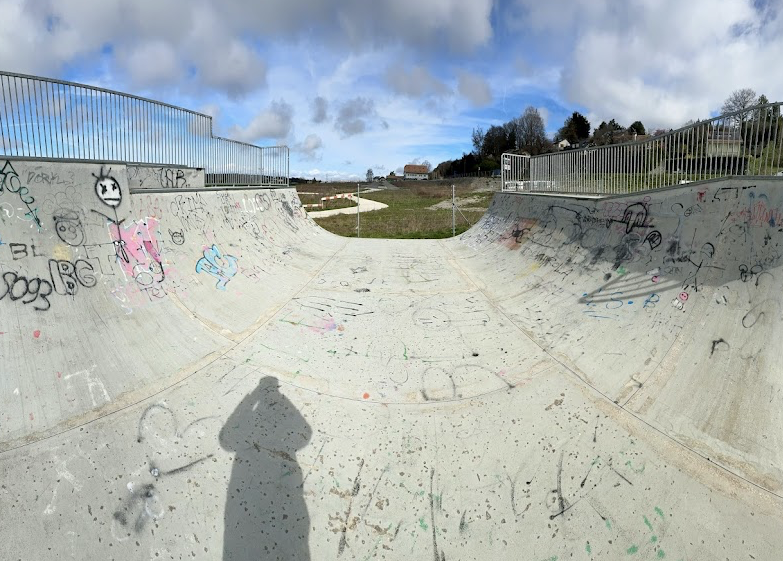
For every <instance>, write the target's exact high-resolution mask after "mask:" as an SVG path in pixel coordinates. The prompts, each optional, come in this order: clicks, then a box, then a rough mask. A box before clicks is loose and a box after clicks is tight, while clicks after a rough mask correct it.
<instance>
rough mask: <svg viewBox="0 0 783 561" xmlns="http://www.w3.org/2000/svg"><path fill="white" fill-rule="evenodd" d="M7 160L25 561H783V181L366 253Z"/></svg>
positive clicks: (288, 195) (676, 194)
mask: <svg viewBox="0 0 783 561" xmlns="http://www.w3.org/2000/svg"><path fill="white" fill-rule="evenodd" d="M3 163H4V167H3V168H2V170H0V178H1V179H2V187H3V189H2V191H1V192H0V355H1V357H0V360H1V362H0V364H2V366H1V367H0V371H1V372H2V375H0V435H2V438H0V481H1V482H2V483H1V484H0V519H1V520H2V524H0V538H2V544H3V546H2V551H3V553H2V556H1V557H2V558H3V559H31V560H41V559H186V558H187V559H227V560H229V559H230V560H239V559H242V560H244V559H297V560H298V559H427V560H430V559H431V560H436V561H438V560H441V561H442V560H446V559H482V560H483V559H525V560H528V559H530V560H555V559H559V560H564V559H585V560H589V559H594V560H599V559H601V560H603V559H626V558H627V559H645V560H648V559H674V560H679V559H683V560H684V559H696V560H714V559H731V560H734V559H758V560H762V559H767V560H773V559H778V558H779V557H780V553H779V552H780V551H783V535H782V534H781V532H780V529H781V528H783V519H782V515H781V512H782V510H781V506H783V498H781V497H783V488H782V486H783V470H782V467H781V466H783V457H782V456H783V452H782V450H783V395H781V386H782V385H783V384H782V379H783V377H782V376H781V367H780V366H779V365H780V363H781V358H782V357H781V353H782V352H783V350H781V349H782V348H783V347H782V346H781V345H780V343H779V341H780V335H781V334H780V329H781V327H780V326H781V313H783V310H781V299H780V293H781V281H782V280H783V279H782V278H781V273H780V260H781V247H780V244H781V240H783V214H781V212H783V211H781V207H783V194H781V188H783V180H781V179H775V178H729V179H725V180H722V181H716V182H704V183H692V184H688V185H685V186H682V187H678V188H673V189H667V190H660V191H656V192H646V193H640V194H638V195H627V196H617V197H610V198H602V199H590V198H574V197H560V196H545V195H538V196H535V195H524V194H516V193H508V194H497V195H496V196H495V198H494V200H493V202H492V205H491V207H490V209H489V211H488V212H487V214H486V215H485V216H484V218H483V219H482V220H481V221H480V222H479V223H478V224H477V225H476V226H474V227H473V228H472V229H471V230H469V231H468V232H466V233H465V234H463V235H461V236H459V237H457V238H455V239H451V240H445V241H442V240H365V239H358V240H357V239H347V238H340V237H337V236H334V235H332V234H330V233H328V232H326V231H324V230H322V229H320V228H319V227H318V226H317V225H315V223H314V222H312V221H311V220H310V219H308V217H307V215H306V213H305V212H304V211H303V210H302V208H301V205H300V203H299V199H298V197H297V196H296V193H295V191H294V190H293V189H244V190H240V189H224V190H210V189H204V188H199V189H191V188H187V187H185V188H167V189H162V188H156V186H155V185H150V184H149V183H148V182H147V183H145V184H144V186H143V188H140V187H135V188H134V190H133V191H131V190H130V189H129V181H134V179H130V180H129V177H131V178H136V177H138V176H139V172H138V170H129V169H127V168H126V167H125V166H122V165H115V164H112V165H108V164H107V165H104V166H101V165H100V164H64V163H57V164H53V163H44V162H30V161H21V160H10V161H5V162H3ZM129 172H130V173H129ZM148 176H149V178H151V179H149V181H153V182H154V181H155V179H154V177H155V174H147V175H145V178H146V177H148ZM159 176H160V174H159ZM162 176H165V177H180V176H179V175H177V174H168V173H164V174H163V175H162ZM181 177H191V176H190V175H187V174H184V173H183V174H182V175H181ZM145 181H147V180H146V179H145ZM160 187H170V185H161V186H160Z"/></svg>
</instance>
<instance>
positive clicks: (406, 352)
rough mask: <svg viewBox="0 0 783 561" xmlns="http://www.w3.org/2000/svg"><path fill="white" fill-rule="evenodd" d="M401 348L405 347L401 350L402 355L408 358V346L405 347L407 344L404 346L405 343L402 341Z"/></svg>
mask: <svg viewBox="0 0 783 561" xmlns="http://www.w3.org/2000/svg"><path fill="white" fill-rule="evenodd" d="M402 348H403V349H405V350H404V351H403V352H402V356H404V357H405V360H408V347H407V346H405V343H403V344H402Z"/></svg>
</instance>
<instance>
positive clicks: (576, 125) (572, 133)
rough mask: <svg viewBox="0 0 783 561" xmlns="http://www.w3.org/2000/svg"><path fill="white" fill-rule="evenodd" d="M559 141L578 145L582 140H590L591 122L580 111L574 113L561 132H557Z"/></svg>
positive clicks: (561, 128)
mask: <svg viewBox="0 0 783 561" xmlns="http://www.w3.org/2000/svg"><path fill="white" fill-rule="evenodd" d="M556 138H557V139H558V140H563V139H565V140H567V141H568V142H570V143H571V144H577V143H578V142H580V141H582V140H586V139H587V138H590V121H588V120H587V119H586V118H585V116H584V115H582V114H581V113H579V111H574V112H573V113H572V114H571V116H570V117H568V118H567V119H566V120H565V122H564V123H563V126H562V127H560V130H559V131H557V137H556Z"/></svg>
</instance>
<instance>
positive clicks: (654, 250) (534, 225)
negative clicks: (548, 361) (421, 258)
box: [451, 178, 783, 491]
mask: <svg viewBox="0 0 783 561" xmlns="http://www.w3.org/2000/svg"><path fill="white" fill-rule="evenodd" d="M781 187H783V181H781V180H780V179H774V178H750V179H727V180H723V181H718V182H710V183H701V184H698V183H697V184H689V185H687V186H682V187H678V188H673V189H668V190H663V191H658V192H647V193H644V194H640V195H638V196H633V195H628V196H623V197H614V198H609V199H578V198H568V197H555V196H535V195H518V194H501V195H497V196H496V197H495V199H494V201H493V203H492V206H491V208H490V209H489V212H488V213H487V214H486V215H485V216H484V218H483V219H482V220H481V222H480V223H479V224H478V225H477V226H476V227H474V228H473V229H472V230H470V231H468V232H466V233H465V234H463V235H462V236H460V238H459V240H458V241H457V242H455V243H452V244H451V247H453V251H454V252H455V254H456V255H458V256H460V257H461V258H462V259H463V260H464V265H463V266H464V267H465V268H466V269H467V271H468V273H469V274H470V275H471V277H472V278H473V279H475V280H477V282H480V283H481V285H482V289H483V290H485V292H486V293H487V294H488V295H489V296H490V297H491V298H492V299H493V300H494V301H495V302H496V303H497V305H498V307H499V308H500V309H502V310H503V311H504V312H505V313H507V314H508V316H509V318H511V319H512V320H513V322H514V323H515V324H516V325H518V326H520V327H521V328H522V329H524V330H525V331H526V332H527V333H529V334H530V336H531V337H532V338H533V339H534V340H535V341H537V342H538V343H539V344H540V345H541V346H542V347H543V348H544V349H545V350H546V351H547V353H549V354H550V355H551V356H552V357H553V358H555V359H556V360H557V361H559V362H560V363H562V364H563V365H564V366H566V367H567V368H568V369H569V370H570V371H571V372H573V373H574V374H575V375H576V376H578V377H579V378H580V379H582V380H583V381H584V382H586V383H588V384H590V385H591V386H592V387H594V388H596V389H597V390H598V391H600V392H601V393H602V394H604V395H605V396H607V397H608V398H609V399H611V400H612V401H614V402H615V403H617V404H619V405H620V406H622V407H623V408H625V409H626V410H628V411H632V412H633V413H634V414H636V415H639V416H640V417H641V418H643V419H645V420H646V421H647V422H650V423H651V424H653V425H654V426H655V427H656V428H658V429H660V430H662V431H663V432H665V433H666V434H668V435H670V436H672V437H673V438H675V439H677V441H678V442H681V443H682V444H684V445H686V446H688V447H690V448H693V449H696V450H698V451H699V452H700V453H701V454H702V455H703V456H704V457H708V458H710V459H711V460H714V461H717V462H719V463H720V464H721V465H724V466H725V467H727V468H730V469H732V470H733V471H736V472H738V473H741V474H743V476H744V477H747V478H749V479H751V480H753V481H755V482H757V483H759V484H760V485H763V486H765V487H768V488H771V489H775V490H776V491H779V490H781V485H782V484H783V468H782V467H781V466H783V377H781V375H780V369H779V368H778V367H777V366H776V365H777V364H780V362H781V359H783V347H781V346H780V345H778V344H776V341H778V340H779V339H780V337H781V335H783V334H782V333H781V325H783V323H781V319H783V318H782V317H781V312H782V311H783V310H781V301H780V298H779V294H780V292H781V282H782V281H783V278H781V275H780V272H779V271H780V269H779V267H780V264H781V256H783V190H781Z"/></svg>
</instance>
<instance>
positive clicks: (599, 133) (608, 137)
mask: <svg viewBox="0 0 783 561" xmlns="http://www.w3.org/2000/svg"><path fill="white" fill-rule="evenodd" d="M621 131H623V127H622V126H620V125H619V124H618V123H617V121H615V120H614V119H612V120H611V121H609V122H608V123H607V122H606V121H601V124H600V125H598V128H597V129H595V131H594V132H593V142H594V143H595V144H598V145H599V146H601V145H605V144H615V143H616V142H618V141H619V140H620V137H621V136H624V135H621V134H620V133H621Z"/></svg>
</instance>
